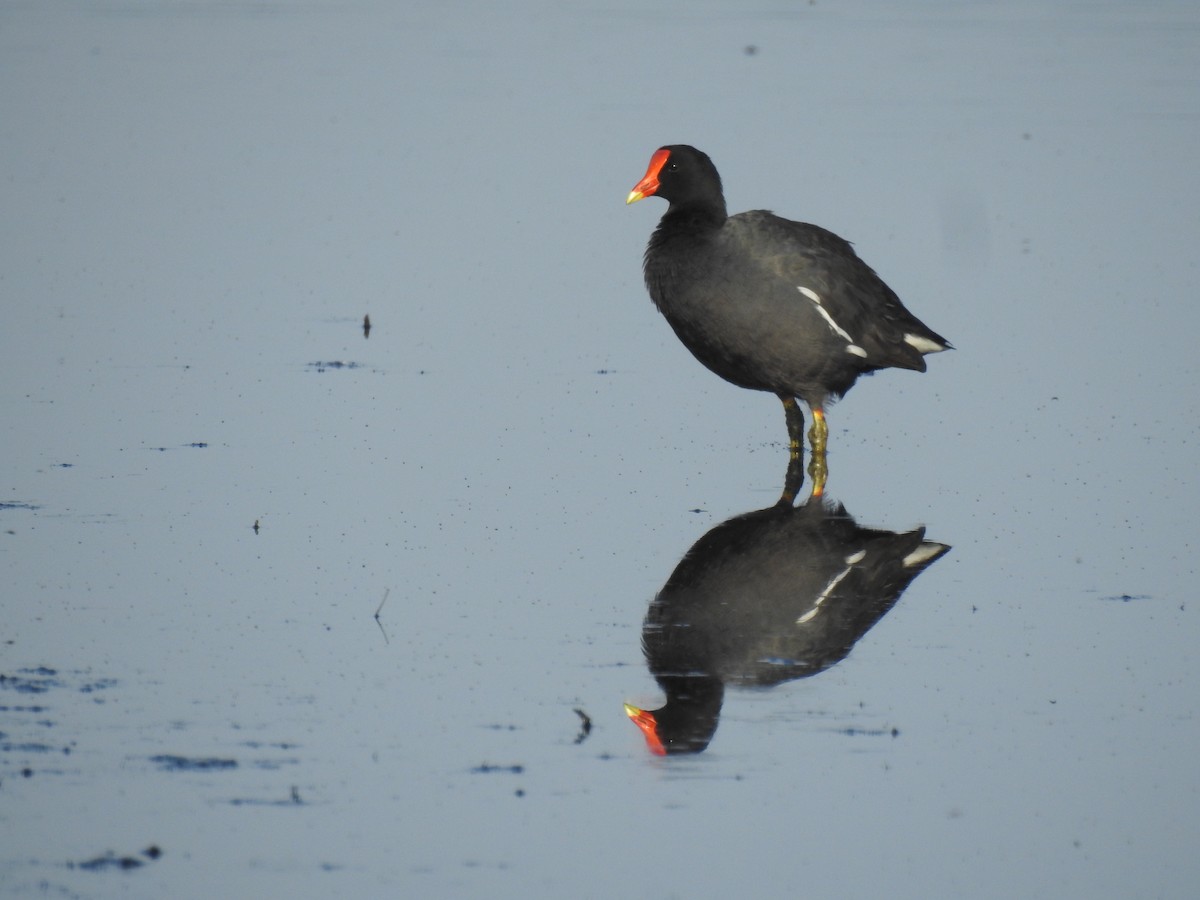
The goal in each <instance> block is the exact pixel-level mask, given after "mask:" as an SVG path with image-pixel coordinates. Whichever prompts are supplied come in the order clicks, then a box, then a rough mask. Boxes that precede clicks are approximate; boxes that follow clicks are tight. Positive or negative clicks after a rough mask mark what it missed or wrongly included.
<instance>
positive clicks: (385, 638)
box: [375, 588, 392, 644]
mask: <svg viewBox="0 0 1200 900" xmlns="http://www.w3.org/2000/svg"><path fill="white" fill-rule="evenodd" d="M391 592H392V589H391V588H384V590H383V599H382V600H380V601H379V606H378V607H377V608H376V610H375V624H376V625H378V626H379V630H380V631H381V632H383V642H384V643H385V644H390V643H391V641H389V640H388V636H387V632H386V631H384V630H383V622H381V621H380V619H379V614H380V613H381V612H383V604H385V603H387V598H388V594H390V593H391Z"/></svg>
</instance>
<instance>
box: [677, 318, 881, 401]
mask: <svg viewBox="0 0 1200 900" xmlns="http://www.w3.org/2000/svg"><path fill="white" fill-rule="evenodd" d="M659 308H660V309H661V310H662V312H663V314H664V315H665V316H666V319H667V321H668V322H669V323H670V325H671V327H672V328H673V329H674V331H675V333H676V335H677V336H678V337H679V339H680V341H681V342H682V343H683V345H684V346H685V347H687V348H688V350H690V351H691V353H692V355H693V356H695V357H696V359H697V360H699V361H700V362H701V363H702V364H703V365H705V366H706V367H707V368H708V369H710V370H711V371H712V372H714V373H716V374H717V375H719V376H721V377H722V378H724V379H725V380H726V381H729V382H731V383H732V384H735V385H738V386H739V387H743V388H748V389H751V390H759V391H771V392H773V393H784V394H788V395H790V396H797V397H801V398H802V399H804V400H805V401H806V402H809V403H810V404H812V403H817V404H819V403H821V402H822V401H823V400H824V398H825V397H827V396H829V395H834V396H840V395H841V394H842V393H844V392H845V391H846V390H848V389H849V388H850V385H852V384H853V383H854V380H855V379H856V378H857V377H858V375H859V374H860V372H861V371H862V368H863V367H862V366H861V364H860V363H861V360H859V359H858V358H856V357H854V356H853V355H852V354H849V353H847V352H846V351H845V349H844V343H845V342H844V341H837V340H834V339H833V336H832V333H831V332H830V331H829V329H828V327H827V326H826V325H825V324H824V323H823V322H821V321H819V320H817V319H816V317H815V316H808V315H807V314H808V310H806V309H805V308H804V307H803V305H801V304H799V303H794V304H792V305H791V306H790V307H782V311H780V310H767V309H764V308H763V307H762V306H761V305H754V304H751V305H737V304H734V303H705V304H701V305H691V304H688V303H677V304H665V305H664V304H660V307H659Z"/></svg>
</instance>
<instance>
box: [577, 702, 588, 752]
mask: <svg viewBox="0 0 1200 900" xmlns="http://www.w3.org/2000/svg"><path fill="white" fill-rule="evenodd" d="M575 715H577V716H579V734H577V735H576V736H575V743H577V744H582V743H583V742H584V741H585V740H587V736H588V735H589V734H591V733H592V717H591V716H589V715H588V714H587V713H585V712H584V711H583V710H582V709H579V708H578V707H577V708H576V709H575Z"/></svg>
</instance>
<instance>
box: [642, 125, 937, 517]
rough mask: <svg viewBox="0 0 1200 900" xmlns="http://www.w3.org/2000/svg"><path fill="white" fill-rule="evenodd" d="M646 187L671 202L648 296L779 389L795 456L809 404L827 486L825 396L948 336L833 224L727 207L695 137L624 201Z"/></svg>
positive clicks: (739, 366)
mask: <svg viewBox="0 0 1200 900" xmlns="http://www.w3.org/2000/svg"><path fill="white" fill-rule="evenodd" d="M649 196H658V197H662V198H663V199H664V200H667V201H668V202H669V203H670V206H669V207H668V209H667V211H666V213H665V214H664V215H663V217H662V221H660V222H659V223H658V228H656V229H655V230H654V234H653V235H651V237H650V243H649V245H648V246H647V248H646V258H645V264H644V270H645V276H646V288H647V289H648V290H649V292H650V296H651V298H652V299H653V300H654V303H655V305H656V306H657V307H658V309H659V311H660V312H661V313H662V314H663V315H664V316H666V318H667V321H668V322H669V323H670V324H671V327H672V328H673V329H675V334H676V335H678V336H679V339H680V340H681V341H683V343H684V346H686V347H687V348H688V349H689V350H691V351H692V354H693V355H694V356H695V357H696V359H698V360H700V362H702V363H703V364H704V365H706V366H707V367H708V368H709V369H711V370H712V371H714V372H716V373H717V374H718V375H720V376H721V377H722V378H724V379H725V380H726V381H730V382H732V383H733V384H736V385H738V386H740V387H744V388H750V389H752V390H757V391H771V392H772V393H774V394H776V395H778V397H779V399H780V400H782V401H783V406H784V412H785V415H786V417H787V425H788V438H789V442H790V450H791V454H792V458H793V459H797V458H798V457H799V455H800V453H801V451H802V448H803V432H804V416H803V413H802V412H801V411H800V408H799V407H798V406H797V404H796V399H797V398H799V399H801V400H803V401H804V402H805V403H807V404H808V406H809V408H810V409H811V410H812V415H813V424H812V428H811V429H810V430H809V433H808V437H809V443H810V444H811V446H812V459H811V460H810V462H809V473H810V474H811V475H812V478H813V493H814V494H815V495H817V496H820V494H821V493H822V492H823V491H824V488H825V480H826V476H827V472H828V469H827V465H826V461H825V446H826V441H827V438H828V435H829V429H828V426H827V425H826V424H825V406H826V404H828V403H829V402H830V401H832V400H836V399H838V398H840V397H841V396H842V395H843V394H845V393H846V391H848V390H850V387H851V386H852V385H853V384H854V382H855V380H857V378H858V376H859V375H862V374H864V373H867V372H873V371H875V370H876V369H886V368H889V367H897V368H902V369H914V370H916V371H918V372H924V371H925V360H924V356H925V354H927V353H937V352H938V351H941V350H948V349H950V343H949V342H948V341H947V340H946V339H945V338H943V337H942V336H941V335H939V334H938V333H936V332H935V331H932V330H931V329H929V328H927V327H926V326H925V325H924V324H923V323H922V322H921V321H920V320H919V319H917V317H916V316H914V315H913V314H912V313H910V312H909V311H908V310H907V309H905V308H904V304H903V303H901V302H900V298H899V297H897V296H896V294H895V292H894V291H892V289H891V288H889V287H888V286H887V285H886V284H884V283H883V280H882V279H880V277H879V276H878V275H876V274H875V272H874V271H873V270H872V269H871V267H870V266H868V265H867V264H866V263H864V262H863V261H862V260H861V259H859V258H858V255H857V254H856V253H855V252H854V249H853V248H852V247H851V246H850V243H849V242H848V241H845V240H843V239H842V238H840V237H838V236H837V235H836V234H833V233H832V232H830V231H826V230H825V229H824V228H820V227H818V226H816V225H808V224H805V223H803V222H792V221H790V220H789V219H783V218H780V217H779V216H776V215H774V214H773V213H771V212H768V211H767V210H761V209H758V210H752V211H750V212H744V213H738V214H737V215H734V216H730V215H728V214H727V213H726V209H725V196H724V194H723V192H722V190H721V177H720V175H718V174H717V169H716V167H715V166H714V165H713V163H712V160H711V159H709V158H708V156H707V155H706V154H704V153H702V152H700V151H699V150H697V149H696V148H695V147H689V146H687V145H686V144H673V145H671V146H668V147H661V148H659V149H658V150H656V151H655V152H654V155H653V156H652V157H651V158H650V167H649V168H648V169H647V170H646V175H645V177H644V178H642V180H641V181H639V182H638V183H637V185H636V186H635V187H634V189H633V190H632V191H631V192H630V194H629V197H628V199H627V200H626V203H633V202H634V201H637V200H641V199H642V198H643V197H649Z"/></svg>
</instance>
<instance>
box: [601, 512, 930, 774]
mask: <svg viewBox="0 0 1200 900" xmlns="http://www.w3.org/2000/svg"><path fill="white" fill-rule="evenodd" d="M949 551H950V547H949V546H948V545H947V544H941V543H938V542H936V541H929V540H926V539H925V529H924V528H923V527H918V528H915V529H913V530H911V531H907V532H903V533H901V532H893V531H886V530H882V529H876V528H868V527H865V526H861V525H859V524H858V523H857V522H856V521H855V520H854V517H853V516H851V515H850V514H849V513H848V512H847V511H846V508H845V506H843V505H842V504H840V503H837V502H833V501H831V500H830V498H829V497H827V496H826V497H823V498H821V499H811V498H810V499H809V500H808V502H807V503H805V504H804V505H803V506H800V507H781V506H779V505H778V504H777V505H775V506H772V507H768V508H767V509H763V510H758V511H756V512H751V513H743V514H742V515H740V516H735V517H734V518H732V519H729V520H727V521H725V522H722V523H721V524H720V525H718V526H716V527H715V528H713V529H712V530H710V531H709V532H708V533H707V534H705V535H704V536H703V537H702V538H700V539H699V540H698V541H696V543H695V544H693V545H692V547H691V549H690V550H688V552H687V553H686V554H685V555H684V557H683V559H682V560H680V562H679V564H678V565H677V566H676V567H675V571H674V572H672V573H671V577H670V578H668V579H667V583H666V584H665V585H663V588H662V590H661V591H659V593H658V595H657V596H656V597H655V598H654V600H653V601H652V602H651V603H650V607H649V609H648V610H647V612H646V619H645V623H644V625H643V627H642V650H643V652H644V653H645V656H646V663H647V665H648V667H649V669H650V673H651V675H653V676H654V679H655V681H657V682H658V685H659V687H660V688H661V689H662V691H663V693H664V694H665V695H666V702H665V704H664V705H663V706H661V707H660V708H658V709H653V710H651V709H641V708H639V707H637V706H634V705H633V704H631V703H626V704H625V713H626V715H628V716H629V718H630V719H632V720H633V722H634V723H635V724H636V725H637V726H638V728H640V729H641V731H642V734H643V736H644V737H645V738H646V744H647V747H648V748H649V749H650V751H651V752H652V753H654V754H657V755H660V756H665V755H668V754H678V753H699V752H701V751H703V750H704V749H706V748H707V747H708V745H709V742H710V741H711V740H712V738H713V734H714V733H715V732H716V730H717V724H718V722H719V720H720V715H721V707H722V703H723V700H724V697H725V688H726V687H727V686H733V687H750V688H765V687H771V686H774V685H778V684H783V683H784V682H787V681H791V680H793V679H796V678H807V677H810V676H812V675H817V674H819V673H821V672H824V671H825V670H826V669H829V668H830V667H831V666H833V665H836V664H837V663H838V662H840V661H841V660H842V659H844V658H845V657H846V656H847V655H848V654H849V653H850V651H851V649H852V648H853V647H854V645H855V644H856V643H857V642H858V641H859V639H861V638H862V636H863V635H864V634H866V633H867V632H868V631H869V630H870V629H871V628H873V627H874V626H875V624H876V623H877V622H878V621H879V620H880V619H881V618H883V616H884V615H886V614H887V612H888V611H889V610H890V609H891V608H892V607H893V606H894V605H895V604H896V602H897V601H898V600H899V599H900V596H901V595H902V594H903V593H904V591H905V590H906V589H907V588H908V586H909V585H910V584H911V583H912V582H913V580H915V579H916V578H917V576H918V575H920V574H921V573H922V572H923V571H925V570H926V569H927V568H929V566H931V565H933V563H934V562H935V561H936V560H938V559H940V558H941V557H943V556H945V555H946V554H947V553H948V552H949Z"/></svg>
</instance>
